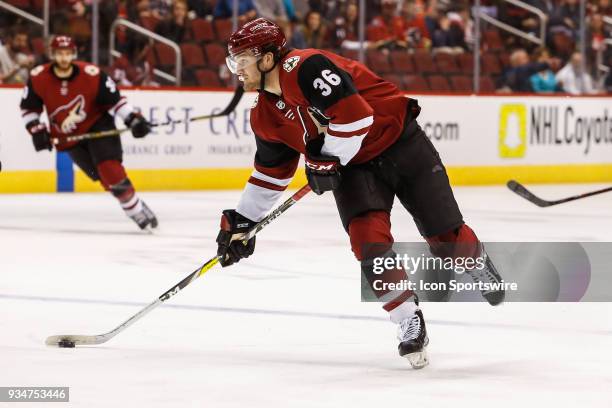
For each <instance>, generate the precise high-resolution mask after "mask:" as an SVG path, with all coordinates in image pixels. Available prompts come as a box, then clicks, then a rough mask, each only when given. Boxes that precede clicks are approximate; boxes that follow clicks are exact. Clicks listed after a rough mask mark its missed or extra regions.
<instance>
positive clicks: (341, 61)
mask: <svg viewBox="0 0 612 408" xmlns="http://www.w3.org/2000/svg"><path fill="white" fill-rule="evenodd" d="M279 65H280V69H279V72H280V86H281V90H282V95H281V96H277V95H274V94H272V93H269V92H260V93H259V95H258V98H257V100H256V102H255V104H254V106H253V108H252V109H251V127H252V129H253V132H254V133H255V138H256V143H257V152H256V155H255V170H254V171H253V174H252V175H251V177H250V179H249V181H248V183H247V186H246V187H245V190H244V192H243V195H242V197H241V200H240V202H239V204H238V206H237V208H236V210H237V211H238V212H239V213H240V214H242V215H244V216H245V217H247V218H249V219H251V220H254V221H259V220H260V219H262V218H263V217H264V216H265V214H266V213H267V212H268V211H269V210H270V209H271V207H272V206H273V205H274V203H275V202H276V201H277V199H278V198H279V197H280V195H281V194H282V191H284V190H285V189H286V188H287V185H288V184H289V182H290V181H291V179H292V177H293V175H294V173H295V171H296V169H297V165H298V161H299V157H300V153H302V154H303V153H305V138H306V137H307V135H310V137H312V136H313V135H317V127H316V125H315V122H314V121H313V119H312V117H311V115H310V114H309V113H308V111H309V110H310V111H311V112H312V113H314V115H313V116H315V117H319V118H321V117H324V121H326V122H328V123H327V128H326V130H325V134H324V144H323V148H322V150H321V152H322V153H323V154H326V155H329V156H336V157H338V158H339V159H340V163H341V164H342V165H349V164H359V163H364V162H367V161H369V160H371V159H373V158H374V157H376V156H378V155H379V154H380V153H382V152H383V151H384V150H385V149H386V148H387V147H389V146H390V145H392V144H393V143H394V142H395V141H396V140H397V139H398V138H399V136H400V134H401V132H402V130H403V128H404V122H405V119H406V116H407V107H408V98H406V97H405V96H404V95H403V94H402V93H401V92H400V91H399V90H398V89H397V88H396V87H395V85H393V84H392V83H390V82H387V81H385V80H383V79H381V78H380V77H378V76H377V75H376V74H374V73H373V72H372V71H370V70H369V69H368V68H367V67H365V66H364V65H363V64H361V63H359V62H356V61H353V60H349V59H346V58H343V57H341V56H339V55H336V54H334V53H330V52H326V51H320V50H316V49H304V50H292V51H290V52H289V53H287V54H286V55H285V56H284V57H283V58H282V59H281V61H280V62H279Z"/></svg>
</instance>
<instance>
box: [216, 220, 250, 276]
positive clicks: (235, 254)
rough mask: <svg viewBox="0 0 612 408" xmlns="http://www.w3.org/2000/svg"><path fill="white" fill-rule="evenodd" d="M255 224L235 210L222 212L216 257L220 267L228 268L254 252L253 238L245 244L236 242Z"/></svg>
mask: <svg viewBox="0 0 612 408" xmlns="http://www.w3.org/2000/svg"><path fill="white" fill-rule="evenodd" d="M255 224H256V223H255V222H254V221H251V220H249V219H248V218H245V217H243V216H242V215H240V214H239V213H237V212H236V210H224V211H223V215H222V216H221V231H219V235H217V245H218V246H217V255H218V256H220V257H221V259H220V260H219V263H220V264H221V266H223V267H226V266H230V265H232V264H234V263H236V262H238V261H240V260H241V259H242V258H248V257H249V256H250V255H252V254H253V251H255V237H253V238H251V239H249V240H248V241H247V242H244V241H241V240H237V239H236V238H237V237H239V236H240V235H242V234H244V233H245V232H248V231H249V229H251V227H253V226H254V225H255Z"/></svg>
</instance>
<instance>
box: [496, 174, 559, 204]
mask: <svg viewBox="0 0 612 408" xmlns="http://www.w3.org/2000/svg"><path fill="white" fill-rule="evenodd" d="M506 185H507V186H508V188H509V189H510V190H512V191H513V192H514V193H516V194H518V195H520V196H521V197H523V198H524V199H525V200H527V201H531V202H532V203H533V204H535V205H537V206H538V207H550V206H551V205H552V203H550V202H548V201H546V200H542V199H541V198H539V197H537V196H536V195H534V194H533V193H532V192H531V191H529V190H527V189H526V188H525V187H524V186H523V185H522V184H521V183H519V182H517V181H515V180H510V181H508V183H506Z"/></svg>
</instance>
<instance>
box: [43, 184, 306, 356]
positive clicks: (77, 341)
mask: <svg viewBox="0 0 612 408" xmlns="http://www.w3.org/2000/svg"><path fill="white" fill-rule="evenodd" d="M309 192H310V186H308V185H305V186H304V187H302V188H301V189H299V190H298V191H296V192H295V194H293V195H292V196H291V197H289V198H288V199H287V200H286V201H285V202H284V203H282V204H281V205H280V206H278V207H277V208H276V209H275V210H274V211H272V212H271V213H270V214H268V215H267V216H266V217H265V218H264V219H263V220H261V221H260V222H258V223H257V224H256V225H255V226H254V227H253V228H251V230H250V231H249V232H247V233H246V234H245V236H244V237H240V238H239V239H241V240H249V239H251V238H253V237H254V236H255V234H257V233H258V232H259V231H261V230H262V229H264V227H265V226H266V225H268V224H269V223H271V222H272V221H274V220H275V219H276V218H277V217H279V216H280V215H281V214H282V213H284V212H285V211H287V210H288V209H289V208H291V207H292V206H293V205H294V204H295V203H297V202H298V201H299V200H300V199H301V198H302V197H304V196H305V195H306V194H308V193H309ZM217 262H219V257H218V256H215V257H214V258H212V259H210V260H209V261H208V262H206V263H205V264H204V265H202V266H201V267H199V268H198V269H196V270H195V271H194V272H192V273H191V274H190V275H189V276H187V277H185V278H184V279H183V280H182V281H180V282H179V283H177V284H176V285H174V286H173V287H172V288H170V289H168V290H167V291H166V292H164V293H163V294H162V295H161V296H159V297H158V298H157V299H155V300H154V301H153V302H152V303H150V304H149V305H148V306H146V307H145V308H143V309H141V310H140V311H139V312H138V313H136V314H135V315H133V316H132V317H130V318H129V319H127V320H126V321H125V322H123V323H121V324H120V325H119V326H117V327H115V328H114V329H113V330H111V331H109V332H107V333H104V334H97V335H92V336H86V335H77V334H63V335H57V336H51V337H48V338H47V340H46V341H45V344H46V345H47V346H51V347H65V348H67V347H74V346H83V345H96V344H102V343H106V342H107V341H109V340H110V339H112V338H113V337H115V336H116V335H117V334H119V333H121V332H122V331H123V330H125V329H127V328H128V327H130V326H131V325H132V324H134V322H136V321H137V320H140V319H141V318H142V317H143V316H144V315H146V314H147V313H149V312H150V311H151V310H153V309H155V308H156V307H157V306H159V305H161V304H162V303H163V302H165V301H166V300H168V299H170V298H171V297H172V296H174V295H176V294H177V293H179V292H180V291H181V290H182V289H184V288H185V287H186V286H187V285H189V284H190V283H191V282H193V281H194V280H196V279H197V278H199V277H200V276H202V275H204V274H205V273H206V272H208V270H209V269H211V268H212V267H213V266H215V265H216V264H217Z"/></svg>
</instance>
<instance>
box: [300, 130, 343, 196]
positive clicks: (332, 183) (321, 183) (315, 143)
mask: <svg viewBox="0 0 612 408" xmlns="http://www.w3.org/2000/svg"><path fill="white" fill-rule="evenodd" d="M322 147H323V137H319V138H317V139H314V140H310V141H308V142H307V143H306V158H305V161H306V179H307V180H308V185H309V186H310V188H311V189H312V191H314V192H315V193H316V194H318V195H321V194H323V193H324V192H326V191H331V190H335V189H336V188H338V186H339V185H340V181H341V180H342V177H341V175H340V159H339V158H337V157H336V156H326V155H324V154H321V148H322Z"/></svg>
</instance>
